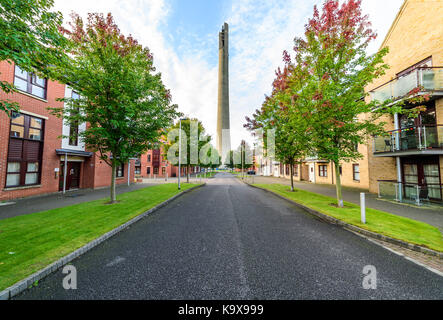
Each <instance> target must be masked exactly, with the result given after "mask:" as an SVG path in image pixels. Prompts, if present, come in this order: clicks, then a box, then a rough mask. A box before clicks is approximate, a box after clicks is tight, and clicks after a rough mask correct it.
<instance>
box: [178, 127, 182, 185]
mask: <svg viewBox="0 0 443 320" xmlns="http://www.w3.org/2000/svg"><path fill="white" fill-rule="evenodd" d="M178 136H179V138H178V190H181V186H180V176H181V175H182V171H181V160H182V119H180V129H179V132H178Z"/></svg>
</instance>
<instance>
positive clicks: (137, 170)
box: [134, 167, 142, 174]
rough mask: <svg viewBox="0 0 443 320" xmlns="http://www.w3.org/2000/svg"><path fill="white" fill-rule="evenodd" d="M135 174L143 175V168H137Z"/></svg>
mask: <svg viewBox="0 0 443 320" xmlns="http://www.w3.org/2000/svg"><path fill="white" fill-rule="evenodd" d="M134 173H135V174H141V173H142V168H141V167H135V169H134Z"/></svg>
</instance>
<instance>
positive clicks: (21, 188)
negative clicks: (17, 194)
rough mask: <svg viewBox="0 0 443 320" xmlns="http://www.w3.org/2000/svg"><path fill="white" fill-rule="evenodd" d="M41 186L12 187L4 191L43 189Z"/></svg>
mask: <svg viewBox="0 0 443 320" xmlns="http://www.w3.org/2000/svg"><path fill="white" fill-rule="evenodd" d="M41 187H42V185H41V184H37V185H33V186H21V187H10V188H4V189H3V191H14V190H25V189H34V188H41Z"/></svg>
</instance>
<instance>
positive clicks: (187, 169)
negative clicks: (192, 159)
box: [186, 164, 190, 183]
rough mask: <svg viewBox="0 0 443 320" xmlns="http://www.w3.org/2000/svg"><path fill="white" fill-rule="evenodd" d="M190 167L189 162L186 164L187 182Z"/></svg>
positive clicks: (187, 181) (187, 180)
mask: <svg viewBox="0 0 443 320" xmlns="http://www.w3.org/2000/svg"><path fill="white" fill-rule="evenodd" d="M189 167H190V165H189V164H188V165H187V166H186V183H189Z"/></svg>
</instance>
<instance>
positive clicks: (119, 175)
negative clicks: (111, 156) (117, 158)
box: [117, 163, 125, 178]
mask: <svg viewBox="0 0 443 320" xmlns="http://www.w3.org/2000/svg"><path fill="white" fill-rule="evenodd" d="M124 176H125V164H124V163H122V164H121V165H119V166H118V167H117V178H123V177H124Z"/></svg>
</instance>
